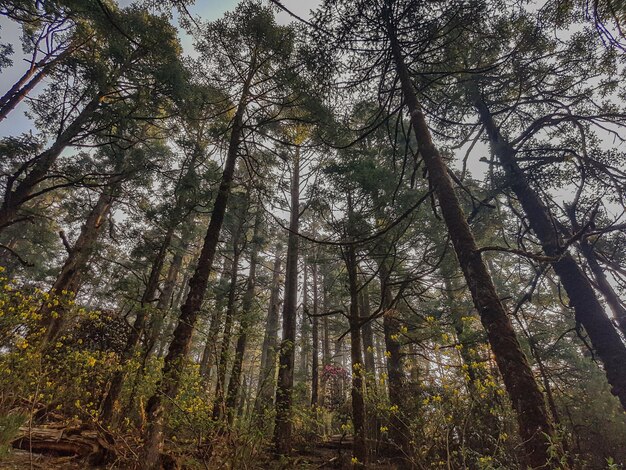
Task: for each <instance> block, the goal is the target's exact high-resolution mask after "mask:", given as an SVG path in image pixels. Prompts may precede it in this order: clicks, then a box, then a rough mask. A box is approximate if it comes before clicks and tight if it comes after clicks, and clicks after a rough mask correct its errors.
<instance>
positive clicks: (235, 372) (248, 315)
mask: <svg viewBox="0 0 626 470" xmlns="http://www.w3.org/2000/svg"><path fill="white" fill-rule="evenodd" d="M261 214H262V212H261V210H260V208H259V209H257V213H256V216H255V221H254V229H253V232H252V243H251V245H252V246H251V250H250V271H249V272H248V281H247V284H246V292H245V294H244V296H243V300H242V302H241V313H242V315H241V321H240V324H239V333H238V337H237V345H236V347H235V358H234V361H233V368H232V371H231V374H230V381H229V382H228V395H227V396H226V412H227V417H228V424H232V422H233V420H234V416H235V412H236V406H237V398H238V396H239V388H240V385H241V370H242V366H243V359H244V355H245V353H246V346H247V343H248V332H249V329H250V325H251V323H252V316H253V312H252V305H253V303H254V296H255V293H256V269H257V264H258V262H259V251H260V249H261V246H260V242H259V237H260V233H259V232H260V230H261V220H262V219H261Z"/></svg>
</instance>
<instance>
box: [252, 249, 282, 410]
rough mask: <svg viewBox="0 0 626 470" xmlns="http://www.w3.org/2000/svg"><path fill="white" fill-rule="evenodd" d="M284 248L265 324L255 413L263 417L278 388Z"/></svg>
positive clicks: (277, 258) (277, 263)
mask: <svg viewBox="0 0 626 470" xmlns="http://www.w3.org/2000/svg"><path fill="white" fill-rule="evenodd" d="M281 256H282V247H281V246H280V245H279V246H278V247H277V248H276V255H275V258H274V266H273V268H272V269H273V270H272V284H271V286H272V287H271V292H270V302H269V307H268V310H267V319H266V323H265V335H264V337H263V348H262V350H261V367H260V373H259V382H258V386H257V397H256V401H255V404H254V411H255V413H256V414H258V415H259V416H261V415H262V414H263V412H264V411H265V410H266V409H267V408H268V406H269V405H270V404H271V402H272V399H273V397H274V393H275V387H276V352H277V345H278V321H279V315H280V278H281V272H280V270H281Z"/></svg>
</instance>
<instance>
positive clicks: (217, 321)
mask: <svg viewBox="0 0 626 470" xmlns="http://www.w3.org/2000/svg"><path fill="white" fill-rule="evenodd" d="M232 269H233V264H232V260H231V259H228V258H227V257H224V263H223V265H222V274H221V275H220V279H219V281H218V283H217V288H216V289H215V290H216V293H215V308H214V310H213V314H212V315H211V324H210V325H209V331H208V333H207V338H206V343H205V344H204V350H203V352H202V361H201V363H200V375H201V376H202V378H203V381H204V383H205V385H206V386H207V389H208V388H209V384H210V382H211V376H212V371H213V366H214V365H215V362H214V361H215V358H216V357H218V354H217V351H218V350H217V347H218V341H217V339H218V336H219V334H220V330H221V328H222V326H223V324H222V316H223V315H224V310H225V309H226V306H227V304H228V292H229V291H230V284H229V280H230V275H227V273H230V272H231V271H232Z"/></svg>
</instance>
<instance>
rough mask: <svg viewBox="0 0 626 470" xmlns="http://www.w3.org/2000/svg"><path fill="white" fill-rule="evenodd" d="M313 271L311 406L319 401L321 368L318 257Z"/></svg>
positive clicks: (313, 265)
mask: <svg viewBox="0 0 626 470" xmlns="http://www.w3.org/2000/svg"><path fill="white" fill-rule="evenodd" d="M311 267H312V271H313V272H312V273H311V276H312V277H313V319H312V322H313V326H312V332H311V336H312V340H313V347H312V350H311V354H312V356H313V357H312V361H311V406H313V407H316V406H317V405H318V402H319V372H320V371H319V369H320V361H319V344H320V340H319V319H318V317H317V315H318V313H319V308H318V304H319V287H318V279H317V259H315V260H314V261H313V264H312V266H311Z"/></svg>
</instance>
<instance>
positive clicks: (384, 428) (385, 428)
mask: <svg viewBox="0 0 626 470" xmlns="http://www.w3.org/2000/svg"><path fill="white" fill-rule="evenodd" d="M387 431H389V428H388V427H387V426H381V427H380V432H382V433H385V432H387Z"/></svg>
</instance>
